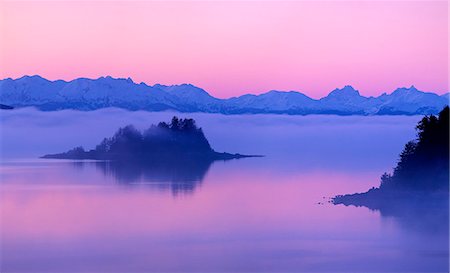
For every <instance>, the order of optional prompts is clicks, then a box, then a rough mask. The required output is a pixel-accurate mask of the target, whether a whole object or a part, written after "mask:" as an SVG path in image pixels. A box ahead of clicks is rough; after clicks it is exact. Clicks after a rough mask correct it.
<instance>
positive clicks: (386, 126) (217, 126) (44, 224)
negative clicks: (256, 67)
mask: <svg viewBox="0 0 450 273" xmlns="http://www.w3.org/2000/svg"><path fill="white" fill-rule="evenodd" d="M172 115H173V114H171V113H145V112H125V111H121V110H116V109H106V110H101V111H95V112H75V111H62V112H50V113H45V112H38V111H35V110H32V109H25V110H18V111H8V112H2V113H1V115H0V117H1V129H2V132H1V136H2V139H1V140H2V141H1V144H2V163H1V169H0V170H1V172H0V175H1V176H0V178H1V187H0V194H1V198H0V212H1V218H0V219H1V223H0V225H1V226H0V227H1V228H0V232H1V241H0V247H1V268H0V269H1V270H0V271H1V272H15V271H22V272H99V271H102V272H139V271H142V272H149V271H157V272H161V271H176V272H185V271H190V272H198V271H206V272H211V271H230V272H237V271H239V272H243V271H272V272H280V271H284V272H292V271H294V272H305V271H306V272H311V271H327V272H339V271H340V272H352V271H355V272H361V271H372V272H373V271H375V272H387V271H389V272H391V271H397V272H405V271H406V272H411V271H420V272H423V271H441V272H443V271H448V239H449V237H448V229H447V228H445V227H444V228H441V227H440V226H436V224H434V222H430V224H428V223H429V222H428V220H429V219H430V217H431V218H432V217H433V214H432V213H431V214H430V215H428V216H427V218H426V219H427V221H424V219H425V218H424V219H422V218H421V216H411V215H409V217H408V216H404V215H391V216H385V215H381V214H380V212H378V211H371V210H369V209H366V208H355V207H344V206H333V205H331V204H329V203H327V202H328V198H329V197H332V196H334V195H336V194H343V193H352V192H358V191H365V190H367V189H368V188H370V187H372V186H377V185H378V183H379V182H378V181H379V176H380V175H381V174H382V173H383V172H384V171H390V170H391V168H392V167H393V166H394V164H395V162H396V160H397V155H398V153H399V152H400V151H401V149H402V147H403V144H404V143H405V142H406V141H407V140H410V139H412V138H414V134H415V132H414V126H415V123H416V122H417V121H418V120H419V119H420V117H336V116H307V117H298V116H277V115H266V116H264V115H253V116H251V115H250V116H223V115H211V114H209V115H208V114H189V115H185V114H183V115H180V116H181V117H193V118H195V119H196V120H197V122H198V123H199V125H200V126H201V127H203V129H204V131H205V134H206V135H207V137H208V139H209V141H210V143H211V145H212V146H213V148H214V149H216V150H217V151H226V152H239V153H248V154H264V155H266V157H264V158H248V159H241V160H232V161H226V162H223V161H218V162H214V163H213V164H211V165H210V166H201V167H199V168H193V169H186V168H185V169H178V170H173V169H170V168H168V169H164V170H161V169H158V170H154V169H148V168H140V167H136V168H133V169H129V168H124V167H123V166H120V165H119V166H118V165H114V164H108V163H101V162H71V161H58V160H39V159H36V158H37V157H38V156H39V155H42V154H45V153H53V152H61V151H64V150H67V149H69V148H72V147H73V146H76V145H81V144H82V145H84V146H85V147H86V148H92V147H93V146H94V145H95V144H96V143H98V142H99V141H100V140H101V139H102V138H103V137H105V136H109V135H111V134H112V133H113V132H114V131H115V130H116V129H117V128H118V127H119V126H122V125H125V124H129V123H132V124H135V125H136V126H137V127H138V128H145V127H146V126H148V125H149V124H151V123H155V122H157V121H161V120H168V119H169V118H170V117H171V116H172ZM444 220H445V219H444ZM447 220H448V219H447ZM444 222H445V221H444Z"/></svg>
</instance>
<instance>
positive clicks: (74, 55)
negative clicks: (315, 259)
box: [0, 0, 449, 98]
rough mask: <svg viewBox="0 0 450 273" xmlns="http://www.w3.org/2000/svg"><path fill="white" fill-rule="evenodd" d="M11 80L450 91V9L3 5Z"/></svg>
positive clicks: (406, 5) (339, 4) (245, 89)
mask: <svg viewBox="0 0 450 273" xmlns="http://www.w3.org/2000/svg"><path fill="white" fill-rule="evenodd" d="M0 35H1V36H0V41H1V42H0V54H1V55H0V57H1V59H0V61H1V65H0V78H6V77H12V78H17V77H21V76H23V75H25V74H27V75H34V74H39V75H41V76H43V77H46V78H48V79H52V80H54V79H65V80H71V79H74V78H77V77H89V78H97V77H99V76H103V75H111V76H113V77H131V78H133V80H135V81H136V82H141V81H144V82H146V83H147V84H155V83H162V84H179V83H192V84H194V85H197V86H199V87H202V88H204V89H205V90H207V91H208V92H209V93H210V94H212V95H214V96H217V97H231V96H236V95H240V94H243V93H255V94H256V93H263V92H266V91H268V90H271V89H277V90H298V91H301V92H304V93H305V94H308V95H310V96H311V97H314V98H318V97H321V96H323V95H326V94H327V93H328V92H329V91H330V90H332V89H334V88H336V87H342V86H343V85H346V84H351V85H353V86H354V87H355V88H357V89H359V90H360V92H361V93H362V94H363V95H378V94H380V93H382V92H391V91H392V90H394V89H395V88H396V87H402V86H410V85H412V84H414V85H415V86H416V87H418V88H419V89H421V90H424V91H434V92H437V93H444V92H447V91H448V90H449V88H448V3H447V1H438V2H431V1H377V2H375V1H360V2H356V1H355V2H347V1H323V2H322V1H321V2H313V1H286V2H280V1H242V2H238V1H232V2H219V1H183V2H174V1H170V2H163V1H131V2H130V1H128V2H126V1H93V2H88V1H60V2H57V1H47V2H43V1H11V0H9V1H1V2H0Z"/></svg>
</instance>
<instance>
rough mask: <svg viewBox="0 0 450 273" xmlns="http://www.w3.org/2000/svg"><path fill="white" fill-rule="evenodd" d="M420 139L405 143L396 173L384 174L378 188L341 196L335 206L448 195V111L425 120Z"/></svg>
mask: <svg viewBox="0 0 450 273" xmlns="http://www.w3.org/2000/svg"><path fill="white" fill-rule="evenodd" d="M416 130H417V139H416V140H414V141H409V142H408V143H406V145H405V147H404V149H403V151H402V152H401V153H400V158H399V161H398V163H397V166H396V167H395V168H394V170H393V173H392V174H389V173H384V174H383V175H382V176H381V184H380V187H378V188H372V189H370V190H369V191H367V192H365V193H356V194H347V195H338V196H336V197H334V198H333V203H334V204H344V205H357V206H359V205H362V206H369V207H375V208H376V207H379V206H382V204H381V202H382V201H386V200H400V199H402V198H404V197H405V198H409V197H411V196H420V197H424V196H425V197H426V196H429V195H433V196H436V194H441V195H442V196H443V197H446V198H448V194H449V107H448V106H446V107H445V108H444V109H443V110H442V111H441V112H440V113H439V115H438V116H434V115H430V116H425V117H423V118H422V120H421V121H419V123H418V124H417V126H416Z"/></svg>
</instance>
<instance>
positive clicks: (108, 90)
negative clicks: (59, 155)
mask: <svg viewBox="0 0 450 273" xmlns="http://www.w3.org/2000/svg"><path fill="white" fill-rule="evenodd" d="M0 104H3V105H8V106H11V107H13V108H20V107H29V106H33V107H37V108H38V109H40V110H45V111H55V110H62V109H75V110H83V111H89V110H96V109H101V108H106V107H118V108H124V109H128V110H133V111H134V110H146V111H165V110H174V111H179V112H205V113H222V114H292V115H309V114H335V115H423V114H437V113H439V111H440V110H441V109H442V108H444V106H446V105H448V104H449V96H448V93H447V94H444V95H441V96H440V95H437V94H435V93H429V92H423V91H420V90H418V89H417V88H416V87H414V86H411V87H409V88H406V87H402V88H398V89H396V90H394V91H393V92H392V93H391V94H386V93H384V94H382V95H380V96H378V97H364V96H361V95H360V94H359V92H358V91H357V90H356V89H354V88H353V87H352V86H349V85H347V86H345V87H343V88H341V89H335V90H333V91H331V92H330V93H329V94H328V96H326V97H323V98H321V99H318V100H316V99H312V98H310V97H308V96H307V95H305V94H302V93H300V92H297V91H288V92H285V91H277V90H272V91H269V92H267V93H264V94H261V95H251V94H247V95H242V96H239V97H233V98H229V99H218V98H215V97H213V96H211V95H210V94H208V93H207V92H206V91H205V90H203V89H201V88H199V87H196V86H194V85H192V84H181V85H171V86H166V85H161V84H156V85H153V86H149V85H147V84H145V83H135V82H134V81H133V80H132V79H131V78H127V79H123V78H112V77H110V76H107V77H100V78H98V79H87V78H78V79H75V80H72V81H63V80H57V81H49V80H47V79H45V78H42V77H40V76H37V75H35V76H24V77H21V78H18V79H11V78H7V79H3V80H0Z"/></svg>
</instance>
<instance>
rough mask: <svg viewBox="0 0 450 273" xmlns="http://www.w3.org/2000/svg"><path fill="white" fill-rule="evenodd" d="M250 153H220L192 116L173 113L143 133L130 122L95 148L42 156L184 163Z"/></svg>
mask: <svg viewBox="0 0 450 273" xmlns="http://www.w3.org/2000/svg"><path fill="white" fill-rule="evenodd" d="M243 157H251V156H248V155H241V154H229V153H218V152H216V151H214V150H213V149H212V148H211V146H210V145H209V143H208V140H207V139H206V137H205V135H204V134H203V131H202V129H201V128H198V127H197V126H196V124H195V121H194V120H193V119H178V118H177V117H173V119H172V122H171V123H170V124H167V123H165V122H160V123H159V124H158V125H157V126H155V125H152V126H151V127H150V128H149V129H147V130H146V131H144V132H143V133H141V132H139V131H138V130H136V129H135V128H134V127H133V126H131V125H128V126H126V127H124V128H120V129H119V130H118V131H117V132H116V133H115V134H114V136H113V137H111V138H105V139H104V140H103V141H102V142H101V143H100V144H99V145H97V147H96V148H95V149H93V150H89V151H85V150H84V149H83V147H77V148H74V149H72V150H70V151H67V152H65V153H60V154H48V155H44V156H43V157H42V158H56V159H95V160H112V161H120V162H127V163H130V162H134V163H136V164H137V163H139V164H143V163H144V162H145V164H147V165H150V164H176V165H178V164H185V163H187V162H192V161H211V162H212V161H214V160H228V159H237V158H243Z"/></svg>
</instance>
